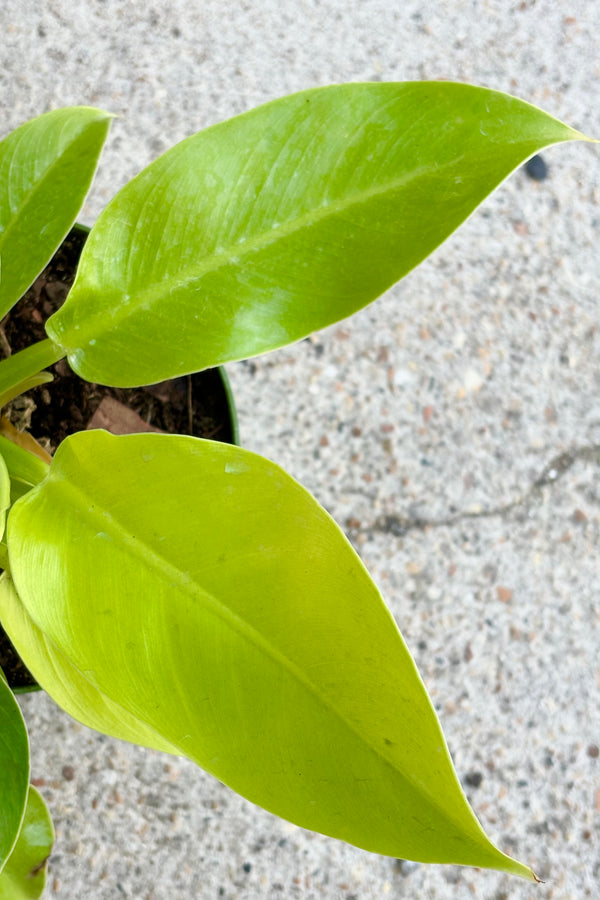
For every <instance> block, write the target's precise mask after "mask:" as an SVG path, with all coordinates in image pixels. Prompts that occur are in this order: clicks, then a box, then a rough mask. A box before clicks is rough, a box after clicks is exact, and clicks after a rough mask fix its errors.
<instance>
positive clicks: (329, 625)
mask: <svg viewBox="0 0 600 900" xmlns="http://www.w3.org/2000/svg"><path fill="white" fill-rule="evenodd" d="M8 546H9V555H10V569H11V575H12V577H13V578H14V588H13V587H10V586H9V585H8V582H6V581H5V582H4V584H3V590H2V591H1V592H0V615H1V616H2V620H3V623H4V626H5V628H6V630H7V632H8V633H9V635H10V637H11V640H12V641H13V643H14V644H15V645H16V647H17V649H18V650H19V653H20V654H21V655H22V656H23V659H24V661H25V663H26V664H27V666H28V667H29V668H30V670H31V671H32V673H33V674H34V676H35V677H36V678H37V679H38V680H39V681H40V683H41V684H42V686H43V687H44V688H45V689H46V690H47V691H48V692H49V693H50V694H51V695H52V696H55V697H56V698H57V700H58V701H59V702H61V703H62V702H64V700H65V696H66V699H67V702H66V704H65V705H66V708H67V709H68V710H69V711H72V710H75V714H76V715H77V716H78V717H79V718H81V720H82V721H83V722H85V723H86V724H91V725H92V726H93V727H96V728H101V729H103V730H106V731H107V732H108V733H109V734H116V735H117V736H125V737H128V738H129V739H135V740H139V741H140V742H141V743H149V745H150V746H159V747H161V749H165V748H166V745H169V746H170V748H171V749H172V750H173V751H174V752H176V753H179V754H182V755H185V756H187V757H189V758H190V759H192V760H194V761H195V762H197V763H198V764H199V765H201V766H203V767H204V768H205V769H207V770H208V771H209V772H211V773H212V774H214V775H215V776H216V777H217V778H219V779H220V780H222V781H224V782H225V783H227V784H229V785H230V786H231V787H233V788H234V789H235V790H237V791H238V792H239V793H241V794H243V795H244V796H246V797H248V798H249V799H250V800H253V801H254V802H256V803H259V804H260V805H262V806H264V807H266V808H267V809H269V810H271V811H273V812H275V813H277V814H279V815H281V816H283V817H285V818H287V819H290V820H291V821H293V822H296V823H297V824H299V825H302V826H304V827H306V828H311V829H313V830H315V831H321V832H324V833H325V834H329V835H332V836H334V837H338V838H341V839H343V840H346V841H349V842H350V843H353V844H357V845H358V846H360V847H363V848H365V849H368V850H372V851H375V852H378V853H383V854H389V855H392V856H403V857H408V858H412V859H418V860H423V861H433V862H454V863H461V864H465V865H475V866H489V867H491V868H498V869H502V870H505V871H510V872H514V873H517V874H520V875H523V876H525V877H530V878H531V877H532V873H531V872H530V870H529V869H527V868H526V867H525V866H522V865H521V864H520V863H517V862H515V861H514V860H511V859H510V858H509V857H507V856H505V855H504V854H502V853H501V852H500V851H499V850H497V849H496V848H495V847H494V846H493V845H492V844H491V843H490V842H489V841H488V839H487V838H486V836H485V834H484V833H483V831H482V829H481V827H480V825H479V823H478V822H477V820H476V818H475V816H474V815H473V813H472V812H471V810H470V808H469V806H468V804H467V801H466V799H465V796H464V794H463V792H462V790H461V788H460V785H459V783H458V781H457V778H456V775H455V772H454V770H453V767H452V763H451V760H450V757H449V754H448V750H447V748H446V744H445V742H444V738H443V735H442V732H441V729H440V725H439V723H438V720H437V718H436V715H435V712H434V710H433V707H432V705H431V702H430V700H429V698H428V696H427V694H426V691H425V688H424V686H423V683H422V681H421V679H420V678H419V675H418V673H417V671H416V668H415V665H414V663H413V661H412V659H411V657H410V655H409V653H408V650H407V648H406V646H405V644H404V641H403V640H402V637H401V635H400V633H399V631H398V629H397V627H396V625H395V623H394V620H393V619H392V617H391V615H390V613H389V611H388V610H387V609H386V607H385V605H384V603H383V601H382V599H381V596H380V594H379V592H378V591H377V588H376V587H375V585H374V584H373V582H372V581H371V579H370V578H369V576H368V574H367V572H366V570H365V569H364V567H363V565H362V563H361V562H360V560H359V559H358V557H357V556H356V554H355V553H354V551H353V549H352V548H351V546H350V544H349V543H348V541H347V540H346V538H345V537H344V535H343V534H342V533H341V532H340V530H339V529H338V527H337V526H336V525H335V523H334V522H333V521H332V520H331V518H330V517H329V516H328V515H327V513H326V512H325V511H324V510H323V509H322V508H321V507H320V506H319V505H318V504H317V503H316V501H315V500H314V499H313V498H312V497H311V496H310V495H309V494H308V493H307V492H306V491H305V490H304V489H303V488H302V487H301V486H300V485H299V484H298V483H297V482H295V481H294V480H293V479H292V478H290V477H289V476H288V475H286V474H285V473H284V472H283V471H282V470H281V469H279V468H278V467H277V466H275V465H274V464H273V463H270V462H268V461H267V460H265V459H263V458H261V457H259V456H256V455H255V454H253V453H250V452H248V451H246V450H242V449H241V448H238V447H232V446H228V445H225V444H218V443H213V442H211V441H204V440H199V439H196V438H188V437H181V436H171V435H157V434H144V435H132V436H125V437H114V436H112V435H109V434H107V433H105V432H100V431H98V432H93V431H92V432H81V433H79V434H75V435H73V436H71V437H69V438H67V439H66V440H65V441H64V442H63V444H62V445H61V446H60V448H59V450H58V452H57V454H56V456H55V458H54V460H53V462H52V464H51V467H50V472H49V475H48V477H47V478H46V479H45V480H44V481H43V482H41V483H40V484H39V485H38V486H37V487H34V488H33V489H32V490H31V491H30V492H29V493H28V494H27V495H26V496H24V497H23V498H21V499H20V500H19V501H17V503H16V504H15V505H14V507H13V508H12V510H11V513H10V515H9V519H8ZM107 701H108V702H107ZM119 708H120V709H121V710H122V711H123V722H124V727H122V726H121V725H120V722H119V720H118V710H119ZM136 720H137V721H138V722H139V729H138V732H137V734H136ZM154 735H156V736H158V740H160V743H156V740H157V738H155V737H154Z"/></svg>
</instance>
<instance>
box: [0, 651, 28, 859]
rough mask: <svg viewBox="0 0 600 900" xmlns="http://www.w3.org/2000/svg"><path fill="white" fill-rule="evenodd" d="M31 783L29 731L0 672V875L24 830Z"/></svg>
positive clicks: (0, 671)
mask: <svg viewBox="0 0 600 900" xmlns="http://www.w3.org/2000/svg"><path fill="white" fill-rule="evenodd" d="M28 783H29V742H28V740H27V731H26V729H25V723H24V722H23V716H22V715H21V710H20V709H19V705H18V703H17V701H16V700H15V698H14V695H13V692H12V691H11V689H10V688H9V686H8V684H7V682H6V679H5V677H4V675H3V673H2V670H1V669H0V872H1V871H2V869H3V868H4V865H5V864H6V860H7V859H8V857H9V856H10V854H11V851H12V849H13V846H14V844H15V841H16V840H17V836H18V834H19V830H20V828H21V821H22V819H23V814H24V811H25V804H26V802H27V789H28Z"/></svg>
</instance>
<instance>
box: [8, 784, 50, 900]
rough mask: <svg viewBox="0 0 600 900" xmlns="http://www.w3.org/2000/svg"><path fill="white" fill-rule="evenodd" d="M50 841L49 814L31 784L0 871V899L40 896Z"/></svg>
mask: <svg viewBox="0 0 600 900" xmlns="http://www.w3.org/2000/svg"><path fill="white" fill-rule="evenodd" d="M53 843H54V828H53V827H52V819H51V818H50V814H49V812H48V810H47V809H46V805H45V803H44V801H43V800H42V798H41V796H40V794H39V793H38V791H37V790H36V789H35V788H34V787H30V788H29V793H28V795H27V806H26V809H25V816H24V818H23V824H22V826H21V831H20V833H19V837H18V839H17V843H16V844H15V847H14V850H13V852H12V853H11V855H10V857H9V859H8V862H7V863H6V865H5V867H4V869H3V870H2V873H1V874H0V900H38V898H39V897H41V896H42V894H43V892H44V887H45V885H46V872H47V862H48V857H49V856H50V851H51V850H52V844H53Z"/></svg>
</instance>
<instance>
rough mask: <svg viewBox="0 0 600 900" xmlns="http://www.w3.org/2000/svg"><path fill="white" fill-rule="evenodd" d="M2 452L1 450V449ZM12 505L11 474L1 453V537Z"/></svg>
mask: <svg viewBox="0 0 600 900" xmlns="http://www.w3.org/2000/svg"><path fill="white" fill-rule="evenodd" d="M0 453H1V450H0ZM9 506H10V475H9V474H8V469H7V467H6V463H5V461H4V459H3V458H2V456H1V455H0V539H1V538H2V537H3V536H4V526H5V523H6V510H7V509H8V508H9Z"/></svg>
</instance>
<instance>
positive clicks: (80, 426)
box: [0, 226, 237, 691]
mask: <svg viewBox="0 0 600 900" xmlns="http://www.w3.org/2000/svg"><path fill="white" fill-rule="evenodd" d="M86 237H87V231H86V230H85V229H83V228H79V227H78V226H76V227H75V228H74V229H73V230H72V231H71V232H70V234H69V235H68V237H67V238H66V239H65V241H64V243H63V244H62V246H61V247H60V248H59V250H58V251H57V252H56V254H55V256H54V257H53V259H52V260H51V262H50V263H49V264H48V266H47V267H46V269H44V271H43V272H42V273H41V275H40V276H39V277H38V278H37V279H36V281H35V282H34V284H33V285H32V286H31V288H30V289H29V290H28V291H27V293H26V294H25V296H24V297H23V298H22V299H21V300H20V301H19V302H18V303H17V305H16V306H15V307H14V308H13V309H12V310H11V312H10V313H9V314H8V315H7V316H6V317H5V318H4V320H3V321H2V322H1V323H0V357H2V358H4V357H5V356H7V355H8V353H9V352H10V353H16V352H17V351H18V350H21V349H23V348H24V347H26V346H29V345H30V344H32V343H34V342H36V341H40V340H44V338H45V337H46V332H45V331H44V323H45V321H46V320H47V319H48V317H49V316H50V315H51V314H52V313H53V312H55V311H56V310H57V309H58V307H59V306H60V305H61V304H62V303H63V302H64V300H65V298H66V296H67V293H68V291H69V289H70V287H71V285H72V283H73V279H74V277H75V269H76V267H77V262H78V260H79V256H80V254H81V250H82V249H83V245H84V243H85V239H86ZM50 371H51V372H52V374H53V376H54V380H53V381H52V382H50V383H49V384H44V385H41V386H40V387H37V388H35V389H34V390H32V391H29V392H28V393H27V394H25V395H24V396H22V397H18V398H17V399H16V400H14V401H13V402H12V403H10V404H8V406H7V407H6V408H5V409H4V410H3V413H4V415H6V416H7V418H8V419H9V420H10V421H11V422H12V424H13V425H14V426H15V427H16V428H18V429H19V430H21V431H22V430H25V429H26V430H27V431H29V432H30V433H31V434H33V435H34V437H35V438H36V439H37V440H38V441H39V443H40V444H41V445H42V446H43V447H44V449H45V450H47V451H48V452H49V453H50V454H52V453H53V452H54V451H55V450H56V448H57V446H58V445H59V444H60V442H61V441H62V440H64V438H65V437H66V436H67V435H69V434H73V433H74V432H76V431H82V430H84V429H86V428H105V429H106V430H107V431H112V432H113V433H114V434H126V433H131V432H134V431H164V432H170V433H174V434H192V435H195V436H196V437H204V438H210V439H211V440H216V441H223V442H226V443H235V442H236V441H237V421H236V416H235V408H234V406H233V399H232V397H231V392H230V389H229V385H228V382H227V379H226V376H225V373H224V372H223V370H221V369H209V370H206V371H204V372H199V373H197V374H195V375H187V376H184V377H182V378H176V379H173V380H171V381H164V382H161V383H160V384H155V385H151V386H149V387H140V388H112V387H106V386H104V385H97V384H90V383H89V382H86V381H83V380H82V379H81V378H79V376H77V375H75V374H74V373H73V372H72V371H71V369H70V368H69V366H68V364H67V362H66V360H61V361H60V362H58V363H57V364H56V365H55V366H53V367H52V368H51V369H50ZM0 667H1V668H2V669H3V671H4V674H5V675H6V677H7V679H8V682H9V684H10V685H11V687H12V688H13V689H14V690H16V691H23V690H32V689H35V687H36V686H37V685H36V683H35V681H34V679H33V677H32V676H31V674H30V673H29V672H28V671H27V669H26V668H25V666H24V664H23V663H22V661H21V659H20V657H19V656H18V654H17V653H16V651H15V650H14V648H13V646H12V644H11V643H10V641H9V639H8V637H7V635H6V634H5V632H4V631H3V629H2V627H1V626H0Z"/></svg>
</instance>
